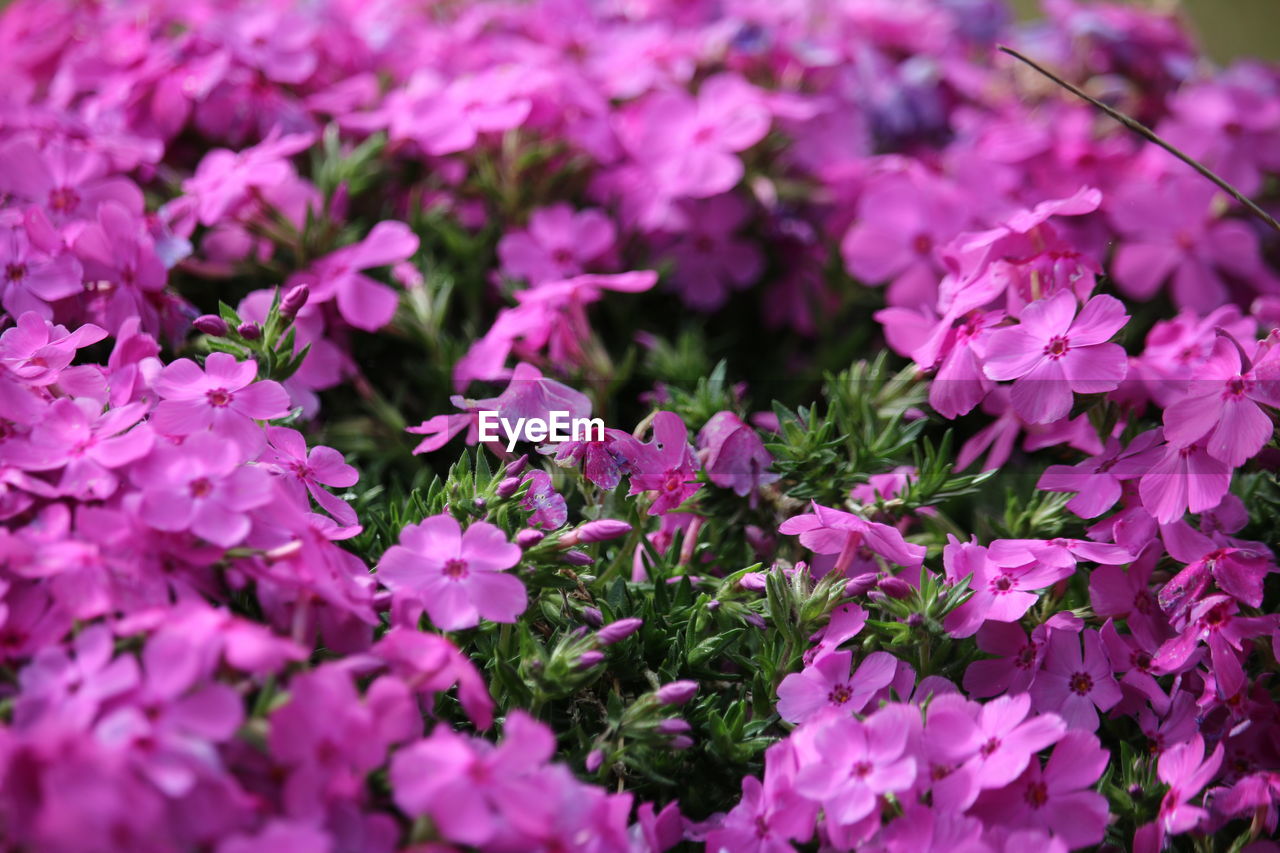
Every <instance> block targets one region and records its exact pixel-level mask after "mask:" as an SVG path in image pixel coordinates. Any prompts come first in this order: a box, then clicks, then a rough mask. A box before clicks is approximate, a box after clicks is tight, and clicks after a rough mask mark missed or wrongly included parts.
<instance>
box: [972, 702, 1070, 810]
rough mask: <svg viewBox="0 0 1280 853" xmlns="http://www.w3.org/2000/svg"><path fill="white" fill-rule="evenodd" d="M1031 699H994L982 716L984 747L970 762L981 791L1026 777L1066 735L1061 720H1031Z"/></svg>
mask: <svg viewBox="0 0 1280 853" xmlns="http://www.w3.org/2000/svg"><path fill="white" fill-rule="evenodd" d="M1030 710H1031V697H1030V696H1028V695H1027V694H1026V693H1016V694H1009V695H1005V696H1001V697H999V698H997V699H993V700H991V701H990V702H988V703H987V704H985V705H983V706H982V710H981V711H980V712H979V714H978V728H979V730H980V731H981V744H980V745H979V747H978V752H977V754H976V755H974V756H973V757H972V758H970V759H969V761H968V762H967V763H968V765H969V766H970V767H971V768H972V769H973V771H974V773H975V780H976V782H977V785H978V786H979V787H980V788H1003V787H1004V786H1005V785H1008V784H1009V783H1010V782H1012V781H1013V780H1014V779H1017V778H1018V777H1019V776H1020V775H1022V771H1023V770H1024V769H1026V766H1027V764H1028V763H1030V761H1031V759H1032V757H1033V756H1034V755H1035V754H1036V753H1038V752H1039V751H1040V750H1042V749H1044V748H1045V747H1046V746H1048V745H1049V744H1051V743H1057V742H1058V741H1059V740H1061V739H1062V737H1063V735H1065V734H1066V731H1067V726H1066V724H1065V723H1064V722H1063V721H1062V718H1061V717H1058V716H1056V715H1054V714H1046V715H1042V716H1038V717H1032V718H1030V719H1028V718H1027V712H1028V711H1030Z"/></svg>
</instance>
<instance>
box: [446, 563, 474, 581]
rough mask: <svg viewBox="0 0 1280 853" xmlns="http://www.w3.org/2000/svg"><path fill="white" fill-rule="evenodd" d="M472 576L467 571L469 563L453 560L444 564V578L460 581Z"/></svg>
mask: <svg viewBox="0 0 1280 853" xmlns="http://www.w3.org/2000/svg"><path fill="white" fill-rule="evenodd" d="M469 574H471V572H470V571H468V569H467V561H466V560H459V559H456V558H455V559H452V560H445V562H444V576H445V577H447V578H448V579H449V580H454V581H460V580H462V579H463V578H465V577H466V576H467V575H469Z"/></svg>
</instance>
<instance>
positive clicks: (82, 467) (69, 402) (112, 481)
mask: <svg viewBox="0 0 1280 853" xmlns="http://www.w3.org/2000/svg"><path fill="white" fill-rule="evenodd" d="M146 411H147V407H146V406H145V405H144V404H142V403H130V404H129V405H126V406H122V407H120V408H116V409H111V410H108V411H106V412H103V411H102V406H101V405H100V404H99V403H97V402H96V401H94V400H88V399H83V398H79V399H74V400H73V399H70V398H67V397H62V398H59V399H57V400H54V401H53V403H52V404H51V405H50V406H49V408H48V410H47V411H46V413H45V416H44V419H43V420H42V421H41V422H40V423H39V425H38V426H37V427H36V428H35V429H33V430H32V432H31V436H30V438H29V439H28V440H27V442H25V444H23V445H20V446H19V447H16V448H10V449H9V451H8V452H9V454H10V456H11V459H12V460H13V462H14V464H16V465H17V466H18V467H20V468H23V469H24V470H27V471H55V470H61V471H62V476H61V477H60V478H59V481H58V489H59V491H60V492H61V493H62V494H64V495H73V496H76V497H79V498H82V499H98V500H103V499H106V498H108V497H110V496H111V494H112V493H114V492H115V490H116V486H117V483H118V480H117V477H116V475H115V473H114V470H115V469H117V468H122V467H124V466H126V465H128V464H130V463H131V462H136V461H137V460H139V459H141V458H142V457H143V456H146V455H147V453H148V452H150V450H151V445H152V443H153V441H154V439H155V435H154V433H152V432H151V429H150V427H148V426H146V425H145V424H143V425H141V426H135V424H137V423H138V421H139V420H141V419H142V417H143V416H144V415H145V414H146ZM131 427H132V429H131Z"/></svg>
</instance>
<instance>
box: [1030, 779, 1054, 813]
mask: <svg viewBox="0 0 1280 853" xmlns="http://www.w3.org/2000/svg"><path fill="white" fill-rule="evenodd" d="M1047 802H1049V789H1048V788H1046V787H1045V784H1044V783H1043V782H1032V783H1031V784H1030V785H1028V786H1027V803H1028V804H1029V805H1030V806H1031V808H1033V809H1038V808H1040V807H1041V806H1043V805H1044V804H1045V803H1047Z"/></svg>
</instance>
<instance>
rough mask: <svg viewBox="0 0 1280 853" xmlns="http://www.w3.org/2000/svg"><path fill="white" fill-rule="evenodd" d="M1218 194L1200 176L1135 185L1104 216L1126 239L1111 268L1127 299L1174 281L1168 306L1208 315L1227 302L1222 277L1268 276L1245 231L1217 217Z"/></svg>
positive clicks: (1254, 240) (1254, 236) (1234, 222)
mask: <svg viewBox="0 0 1280 853" xmlns="http://www.w3.org/2000/svg"><path fill="white" fill-rule="evenodd" d="M1217 195H1218V190H1217V189H1216V188H1215V187H1214V186H1213V185H1212V184H1210V183H1209V182H1208V181H1205V180H1203V179H1201V178H1200V177H1199V176H1198V175H1187V176H1185V177H1184V176H1182V175H1177V176H1169V177H1166V178H1165V179H1164V180H1163V181H1161V182H1157V183H1153V182H1150V181H1134V182H1133V183H1132V184H1131V185H1130V186H1129V188H1128V189H1126V190H1124V191H1122V192H1121V193H1119V194H1117V195H1115V196H1114V197H1113V198H1112V199H1111V201H1110V203H1109V204H1108V213H1109V215H1110V217H1111V221H1112V223H1114V225H1115V227H1116V230H1118V231H1119V232H1120V234H1121V235H1122V237H1123V242H1121V243H1120V245H1119V247H1118V248H1117V249H1116V256H1115V260H1114V261H1113V263H1112V270H1113V273H1114V275H1115V279H1116V282H1117V283H1118V284H1119V285H1120V287H1121V289H1122V290H1124V292H1125V294H1126V295H1127V296H1130V297H1132V298H1134V299H1140V300H1146V299H1150V298H1151V297H1153V296H1154V295H1155V294H1156V291H1157V290H1158V289H1159V288H1160V285H1161V284H1163V283H1164V281H1165V280H1166V279H1169V278H1172V279H1173V287H1172V290H1173V301H1174V302H1175V303H1176V304H1177V305H1178V306H1179V307H1181V308H1190V309H1193V310H1195V311H1198V312H1200V313H1206V312H1208V311H1211V310H1213V309H1215V308H1217V307H1218V306H1220V305H1222V304H1223V303H1224V302H1226V301H1227V298H1228V296H1229V290H1228V287H1227V283H1226V281H1225V280H1224V276H1232V277H1238V278H1241V279H1244V280H1245V281H1252V282H1260V281H1263V280H1265V278H1266V277H1267V276H1268V275H1269V273H1267V271H1266V268H1265V267H1264V265H1263V263H1262V256H1261V253H1260V251H1259V246H1258V237H1257V234H1255V233H1254V231H1253V230H1252V229H1251V228H1249V226H1248V225H1247V224H1246V223H1244V222H1242V221H1240V220H1234V219H1221V218H1219V217H1218V216H1217V215H1216V213H1215V206H1214V197H1215V196H1217Z"/></svg>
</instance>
